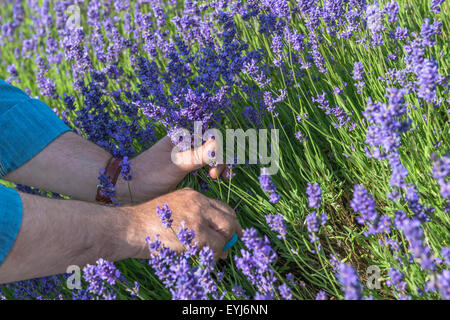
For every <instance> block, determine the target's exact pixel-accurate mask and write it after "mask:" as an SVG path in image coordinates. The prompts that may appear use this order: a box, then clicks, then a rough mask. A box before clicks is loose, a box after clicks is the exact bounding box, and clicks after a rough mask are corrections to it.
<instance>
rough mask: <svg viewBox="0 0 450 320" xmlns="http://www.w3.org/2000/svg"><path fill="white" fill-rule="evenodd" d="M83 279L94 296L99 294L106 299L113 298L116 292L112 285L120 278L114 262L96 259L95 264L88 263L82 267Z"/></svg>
mask: <svg viewBox="0 0 450 320" xmlns="http://www.w3.org/2000/svg"><path fill="white" fill-rule="evenodd" d="M83 276H84V279H85V280H86V281H87V282H88V287H87V291H88V292H89V294H92V295H94V296H100V297H103V298H105V299H108V300H113V299H115V297H116V294H115V293H113V289H112V287H113V286H114V285H115V284H116V282H117V281H118V280H119V278H120V271H119V270H118V269H117V268H116V267H115V266H114V263H112V262H109V261H107V260H104V259H102V258H100V259H98V261H97V263H96V264H95V265H90V264H88V265H87V266H86V267H84V268H83Z"/></svg>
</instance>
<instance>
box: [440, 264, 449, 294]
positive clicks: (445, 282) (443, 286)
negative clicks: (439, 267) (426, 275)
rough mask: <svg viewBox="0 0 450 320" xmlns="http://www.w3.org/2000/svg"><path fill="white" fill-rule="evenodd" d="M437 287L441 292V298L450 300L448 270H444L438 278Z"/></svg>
mask: <svg viewBox="0 0 450 320" xmlns="http://www.w3.org/2000/svg"><path fill="white" fill-rule="evenodd" d="M437 287H438V289H439V291H440V292H441V295H442V298H444V299H445V300H450V270H448V269H447V270H444V271H442V273H441V274H440V275H439V277H438V281H437Z"/></svg>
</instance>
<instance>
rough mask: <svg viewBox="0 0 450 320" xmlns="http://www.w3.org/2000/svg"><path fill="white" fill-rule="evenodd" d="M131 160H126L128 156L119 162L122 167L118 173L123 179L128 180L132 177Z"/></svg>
mask: <svg viewBox="0 0 450 320" xmlns="http://www.w3.org/2000/svg"><path fill="white" fill-rule="evenodd" d="M131 165H132V163H131V161H129V160H128V157H124V158H123V159H122V161H121V162H120V167H121V168H122V169H121V171H120V175H121V176H122V178H123V180H125V181H130V180H131V179H133V171H132V170H131Z"/></svg>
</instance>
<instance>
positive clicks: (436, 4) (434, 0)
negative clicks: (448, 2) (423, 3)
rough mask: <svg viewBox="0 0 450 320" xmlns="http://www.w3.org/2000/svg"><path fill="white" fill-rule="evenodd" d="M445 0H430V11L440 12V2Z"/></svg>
mask: <svg viewBox="0 0 450 320" xmlns="http://www.w3.org/2000/svg"><path fill="white" fill-rule="evenodd" d="M444 1H445V0H430V11H431V12H433V13H436V14H438V13H439V12H441V4H443V3H444Z"/></svg>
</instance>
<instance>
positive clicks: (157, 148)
mask: <svg viewBox="0 0 450 320" xmlns="http://www.w3.org/2000/svg"><path fill="white" fill-rule="evenodd" d="M173 147H174V145H173V144H172V141H171V140H170V138H169V137H167V136H166V137H164V138H163V139H161V140H159V141H158V142H157V143H156V144H155V145H154V146H153V147H151V148H150V149H149V150H147V151H145V152H143V153H142V154H140V155H138V156H137V157H135V158H134V159H131V162H132V166H131V169H132V170H133V171H134V176H133V180H132V181H130V189H131V194H132V197H133V201H137V202H138V203H140V202H144V201H147V200H150V199H153V198H155V197H158V196H160V195H163V194H165V193H167V192H169V191H173V190H174V189H175V187H176V186H177V185H178V184H179V183H180V181H181V180H183V178H184V177H185V176H186V175H187V174H188V173H190V172H191V171H194V170H197V169H199V168H202V167H204V166H205V165H208V163H209V162H210V153H211V152H212V151H213V152H216V147H217V146H216V141H215V140H214V139H211V140H208V141H207V142H206V143H205V144H203V145H202V146H201V147H198V148H196V149H193V150H187V151H184V152H179V153H177V154H176V158H177V164H175V163H174V162H173V161H172V158H171V156H172V149H173ZM227 172H228V170H227V169H226V167H225V165H223V164H222V165H218V166H215V167H211V168H210V169H209V175H210V176H211V178H213V179H216V178H218V177H219V176H220V175H222V176H223V177H224V178H225V177H226V174H227ZM117 190H118V199H119V200H120V201H121V202H122V203H129V202H130V194H129V190H128V183H127V182H126V181H124V180H123V179H122V178H119V180H118V182H117Z"/></svg>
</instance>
